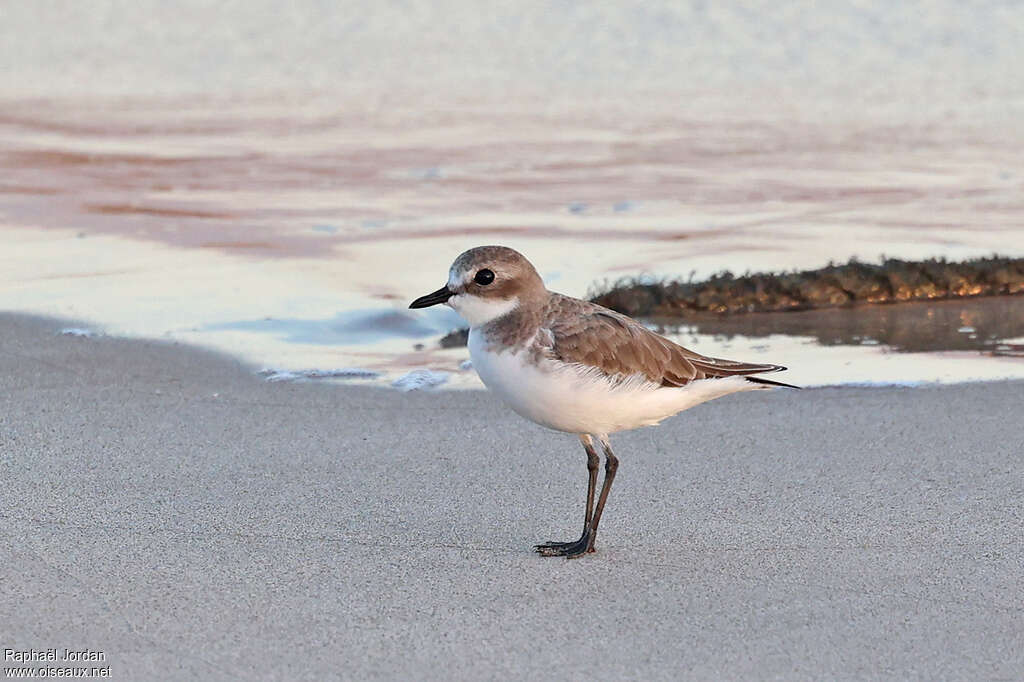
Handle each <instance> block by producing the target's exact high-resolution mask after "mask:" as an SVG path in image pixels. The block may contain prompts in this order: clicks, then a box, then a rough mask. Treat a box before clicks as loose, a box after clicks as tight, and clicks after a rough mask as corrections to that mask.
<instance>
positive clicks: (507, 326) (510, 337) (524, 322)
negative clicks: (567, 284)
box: [479, 292, 547, 351]
mask: <svg viewBox="0 0 1024 682" xmlns="http://www.w3.org/2000/svg"><path fill="white" fill-rule="evenodd" d="M546 293H547V292H545V294H546ZM545 298H546V297H545ZM543 319H544V304H543V302H542V301H533V300H530V301H523V302H521V303H520V304H519V305H518V306H516V307H515V308H514V309H512V310H511V311H509V312H508V313H506V314H505V315H502V316H501V317H498V318H496V319H493V320H491V321H490V322H488V323H487V324H485V325H482V326H480V327H479V330H480V334H481V336H482V338H483V340H484V343H485V344H486V345H487V347H488V348H491V349H498V348H500V349H502V350H511V351H516V350H519V349H520V348H522V347H523V346H524V345H526V344H527V343H529V342H530V341H531V340H532V339H533V338H534V336H536V334H537V330H538V329H539V328H540V326H541V322H542V321H543Z"/></svg>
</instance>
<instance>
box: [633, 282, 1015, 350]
mask: <svg viewBox="0 0 1024 682" xmlns="http://www.w3.org/2000/svg"><path fill="white" fill-rule="evenodd" d="M650 322H651V323H653V324H654V325H655V326H656V328H657V329H658V330H659V331H660V332H662V333H665V334H669V335H673V336H682V337H685V335H686V334H688V333H692V334H709V335H713V336H716V337H724V338H726V339H730V338H732V337H735V336H744V337H752V338H759V337H768V336H774V335H780V334H782V335H786V336H802V337H810V338H814V339H815V340H816V341H817V342H818V343H819V344H821V345H823V346H839V345H866V344H872V343H878V344H884V345H885V346H888V347H889V348H891V349H894V350H898V351H904V352H934V351H951V350H957V351H968V350H969V351H982V352H986V353H993V354H1000V355H1019V356H1024V343H1020V342H1013V341H1010V342H1009V343H1007V341H1008V340H1013V339H1020V338H1021V337H1024V296H1004V297H994V298H976V299H963V300H957V301H937V302H922V303H900V304H893V305H873V306H860V307H855V308H833V309H828V310H806V311H800V312H788V313H751V314H748V315H728V316H710V315H707V316H699V317H693V318H691V319H689V320H687V321H686V322H685V323H683V324H680V323H679V322H678V321H672V322H668V321H665V320H658V319H652V320H650Z"/></svg>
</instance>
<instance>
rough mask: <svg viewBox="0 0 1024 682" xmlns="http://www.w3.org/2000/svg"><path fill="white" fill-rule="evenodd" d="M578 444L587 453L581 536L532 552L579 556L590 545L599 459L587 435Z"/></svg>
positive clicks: (538, 548)
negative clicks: (584, 505) (585, 489)
mask: <svg viewBox="0 0 1024 682" xmlns="http://www.w3.org/2000/svg"><path fill="white" fill-rule="evenodd" d="M580 442H581V443H583V449H584V450H586V451H587V474H588V479H589V480H588V483H587V509H586V513H585V514H584V519H583V534H582V535H581V536H580V539H579V540H573V541H572V542H545V543H544V544H542V545H536V546H535V547H534V550H536V551H537V552H538V553H540V554H542V555H544V556H567V555H569V554H580V553H582V552H585V551H586V549H587V547H589V546H590V544H591V539H590V522H591V519H592V518H593V515H594V491H595V489H596V488H597V465H598V463H599V461H600V460H599V458H598V456H597V450H595V449H594V439H593V438H591V437H590V436H589V435H587V434H581V435H580Z"/></svg>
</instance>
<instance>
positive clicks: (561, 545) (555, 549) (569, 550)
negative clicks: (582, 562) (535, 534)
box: [533, 530, 594, 559]
mask: <svg viewBox="0 0 1024 682" xmlns="http://www.w3.org/2000/svg"><path fill="white" fill-rule="evenodd" d="M533 550H534V551H535V552H537V553H538V554H540V555H541V556H564V557H565V558H566V559H575V558H577V557H581V556H583V555H584V554H589V553H590V552H593V551H594V547H593V545H592V543H591V542H590V531H589V530H587V531H584V533H583V535H582V536H580V539H579V540H573V541H572V542H545V543H543V544H540V545H534V547H533Z"/></svg>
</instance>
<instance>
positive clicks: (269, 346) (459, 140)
mask: <svg viewBox="0 0 1024 682" xmlns="http://www.w3.org/2000/svg"><path fill="white" fill-rule="evenodd" d="M617 106H621V103H619V105H616V104H615V103H614V102H612V103H605V105H604V106H586V107H584V106H581V105H580V104H579V103H578V102H577V104H576V105H574V106H563V107H556V106H550V105H549V106H545V104H544V103H543V102H539V101H531V100H529V99H528V98H525V99H523V100H520V101H517V102H516V104H515V106H514V107H513V106H511V105H510V106H509V107H506V108H505V109H504V110H500V111H499V110H497V109H495V108H487V107H482V106H481V107H477V108H474V107H473V106H469V105H463V106H460V107H453V108H451V109H446V108H437V107H436V106H435V107H434V108H431V107H429V106H420V105H417V104H415V103H406V104H404V105H402V104H396V103H394V102H386V103H381V102H374V103H370V104H367V103H365V102H351V101H346V100H345V99H344V98H332V97H325V96H312V95H310V96H306V97H294V98H291V99H284V100H279V99H261V98H255V97H251V98H237V97H236V98H231V99H228V100H223V101H222V100H217V99H213V98H208V97H207V98H170V99H160V100H157V99H149V100H143V99H132V100H106V101H104V100H93V101H90V100H85V99H83V100H79V101H76V102H75V103H74V106H70V107H69V106H67V103H66V102H62V101H57V100H32V101H24V100H22V101H16V102H15V101H8V102H6V103H0V177H2V178H3V180H2V181H0V238H2V239H3V243H4V244H5V246H7V248H5V249H4V252H3V255H0V265H2V268H0V307H3V308H7V309H16V310H25V311H30V312H41V313H49V314H57V315H62V316H66V317H74V318H77V319H83V320H88V321H92V322H93V323H95V324H96V325H97V326H99V327H102V328H103V329H105V330H106V331H108V332H109V333H115V334H131V335H140V336H149V337H163V338H172V339H180V340H183V341H189V342H196V343H200V344H204V345H210V346H214V347H217V348H220V349H223V350H226V351H228V352H231V353H235V354H239V355H241V356H243V357H244V358H246V359H247V360H249V361H251V362H254V363H256V364H258V365H259V366H265V367H271V368H275V369H281V370H310V369H320V370H334V369H345V368H357V369H358V368H362V369H366V370H371V371H372V372H377V373H379V378H377V379H376V380H377V381H381V382H389V381H393V380H394V379H395V378H397V377H399V376H400V375H401V374H403V373H405V372H406V371H409V370H412V369H416V368H429V369H433V370H437V371H449V372H453V373H454V374H453V378H452V380H451V381H449V382H448V383H447V385H452V386H461V385H475V379H474V378H473V376H472V371H471V370H466V369H460V364H461V363H462V362H463V360H464V359H465V358H466V353H465V351H464V350H461V349H449V350H442V349H439V348H438V346H437V340H438V339H439V338H440V337H441V336H442V335H443V334H445V333H446V332H448V331H449V330H451V329H453V328H456V327H458V326H460V325H461V322H460V320H459V319H458V318H457V316H455V315H454V313H452V312H451V311H449V310H447V309H431V310H428V311H417V312H412V311H408V310H406V309H405V307H406V305H407V303H408V301H410V300H412V299H413V298H415V297H416V296H418V295H420V294H422V293H425V292H427V291H432V290H433V289H435V288H437V286H438V285H439V284H440V283H441V282H443V281H444V280H445V279H446V276H447V267H448V265H449V264H450V262H451V260H452V259H453V258H454V257H455V255H457V254H458V253H459V252H461V251H462V250H463V249H465V248H468V247H470V246H474V245H478V244H481V243H503V244H507V245H509V246H513V247H515V248H518V249H520V250H521V251H523V252H524V253H525V254H527V255H528V256H529V257H530V258H531V260H533V262H534V263H535V264H536V265H537V267H538V269H539V270H540V272H541V274H542V275H543V276H544V277H545V279H546V281H547V282H548V284H549V286H550V287H551V288H552V289H555V290H559V291H562V292H564V293H568V294H571V295H577V296H584V295H585V294H586V293H587V291H588V289H590V288H592V286H593V285H594V284H595V283H597V282H601V281H608V280H614V279H616V278H618V277H621V276H627V275H636V274H643V273H647V274H650V275H651V276H655V277H656V276H676V277H679V276H682V277H688V276H703V275H707V274H710V273H712V272H715V271H717V270H720V269H723V268H727V269H731V270H733V271H734V272H743V271H747V270H780V269H787V268H794V267H817V266H820V265H823V264H825V263H826V262H828V261H829V260H837V261H838V260H844V259H846V258H849V257H851V256H859V257H861V258H863V259H866V260H871V259H874V258H875V257H876V256H877V255H879V254H883V253H884V254H886V255H888V256H893V257H906V258H921V257H927V256H945V257H947V258H951V259H957V258H965V257H971V256H979V255H986V254H990V253H993V252H999V253H1004V254H1007V255H1020V254H1022V253H1024V199H1022V197H1024V192H1022V189H1024V166H1022V165H1021V163H1020V159H1021V158H1024V135H1022V134H1021V132H1020V131H1019V130H1017V129H1016V128H1013V127H1009V128H998V127H992V126H984V125H978V124H977V122H975V121H971V120H945V121H943V120H940V121H935V120H930V121H927V122H922V121H920V120H916V119H913V120H916V122H914V123H909V122H908V123H905V124H894V123H893V122H892V120H890V119H887V120H884V121H876V122H871V121H870V119H864V118H858V119H857V120H855V121H852V122H851V121H849V120H843V119H836V120H831V119H821V118H810V119H808V118H805V117H802V116H801V115H799V114H794V112H792V111H787V110H769V109H765V110H760V111H757V112H750V111H740V112H737V111H733V110H719V109H714V108H711V109H709V110H707V111H704V112H699V114H698V113H695V112H682V113H680V112H676V111H673V110H672V109H671V107H669V106H667V105H666V106H661V105H658V104H657V103H656V102H652V104H651V105H650V106H649V107H647V108H644V109H636V108H631V109H628V110H623V109H621V108H616V107H617ZM971 305H973V304H971ZM980 305H981V306H982V308H983V309H985V310H988V309H989V308H992V307H993V306H994V307H996V308H998V306H999V305H1005V306H1007V307H1006V309H1005V311H1004V313H1002V317H1003V318H1007V319H1006V320H1004V321H1006V322H1007V324H994V325H993V326H992V327H991V329H992V330H993V331H992V334H994V336H991V338H990V335H989V331H988V328H986V329H985V330H984V331H983V332H981V335H982V336H984V338H985V340H986V341H985V343H987V344H988V345H984V344H980V345H979V344H975V345H972V344H970V343H968V341H969V339H966V338H965V336H969V334H963V333H961V332H956V331H953V330H954V326H955V328H956V329H959V328H961V327H969V326H977V325H973V324H967V323H963V322H962V320H960V317H962V315H963V314H967V313H960V312H949V311H952V310H953V308H943V307H941V306H940V307H936V308H930V309H929V310H932V311H933V312H932V313H927V314H924V316H923V317H922V314H923V313H922V312H921V310H922V309H920V308H911V307H902V306H891V307H884V308H879V309H878V312H870V313H865V312H864V311H856V312H854V311H846V310H840V311H825V312H824V313H821V314H816V315H811V314H802V313H801V314H788V313H787V314H781V315H778V316H777V317H767V318H765V317H755V316H750V317H749V318H735V319H733V318H726V319H722V320H695V321H694V322H693V324H692V325H690V326H689V327H688V328H687V329H686V330H685V331H683V332H682V333H680V334H678V336H679V338H680V340H682V341H684V342H685V343H687V344H688V345H691V346H692V347H694V348H695V349H697V350H699V351H700V352H704V353H707V354H711V355H721V356H727V357H728V356H733V357H737V358H743V357H744V356H745V355H750V354H753V355H754V356H756V357H755V359H757V358H762V357H763V358H764V359H766V360H771V361H772V362H778V363H780V364H785V365H788V366H790V367H792V368H793V369H792V371H791V375H792V380H794V381H797V382H800V383H805V384H816V383H836V382H839V383H843V382H864V381H885V382H916V381H938V380H942V381H949V380H956V379H967V378H980V377H997V376H1024V366H1022V362H1021V360H1020V359H1019V358H1015V357H1013V353H1010V354H1005V353H1004V354H1000V353H999V352H997V351H996V350H995V349H996V348H997V347H998V346H999V345H1000V344H1003V345H1007V344H1008V345H1010V346H1013V343H1012V342H1011V341H1012V339H1013V338H1014V337H1019V336H1022V335H1024V332H1021V331H1020V330H1019V325H1016V324H1015V320H1019V319H1020V317H1021V311H1020V307H1019V305H1018V304H1016V303H1005V304H985V303H982V304H980ZM986 306H987V307H986ZM972 309H973V308H972ZM943 311H945V312H943ZM970 314H973V313H970ZM928 315H933V316H932V317H929V316H928ZM935 315H937V317H934V316H935ZM958 316H960V317H958ZM996 317H997V318H998V317H999V315H996ZM900 325H902V327H901V328H904V329H910V330H912V331H913V330H918V329H926V330H927V333H925V334H921V333H917V332H914V333H915V334H916V336H917V337H918V338H921V337H922V336H923V337H927V338H929V339H933V342H930V343H928V344H924V345H921V344H919V343H916V342H915V343H907V342H906V340H905V338H904V336H905V334H901V333H899V332H894V331H892V329H894V328H897V327H900ZM837 330H841V332H837ZM837 334H838V335H837ZM940 339H941V340H940ZM989 341H991V343H989ZM891 349H899V350H901V351H913V352H914V353H915V355H914V360H913V362H909V361H907V357H908V356H907V354H906V353H903V352H901V353H900V354H899V356H898V357H900V358H903V360H902V361H900V362H893V361H892V360H891V359H890V357H891V355H892V354H891V353H889V350H891ZM946 351H956V352H957V354H956V355H949V354H948V353H946ZM936 354H939V355H936ZM348 380H352V379H348Z"/></svg>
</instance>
